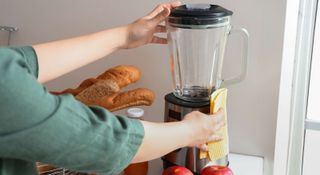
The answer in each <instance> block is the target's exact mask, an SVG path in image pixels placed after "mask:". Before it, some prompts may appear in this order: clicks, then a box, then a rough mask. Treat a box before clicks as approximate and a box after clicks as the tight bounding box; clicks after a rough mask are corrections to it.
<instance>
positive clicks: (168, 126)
mask: <svg viewBox="0 0 320 175" xmlns="http://www.w3.org/2000/svg"><path fill="white" fill-rule="evenodd" d="M142 124H143V126H144V129H145V136H144V139H143V142H142V144H141V146H140V148H139V150H138V152H137V154H136V156H135V157H134V159H133V160H132V162H133V163H135V162H142V161H146V160H152V159H155V158H158V157H161V156H163V155H165V154H167V153H169V152H171V151H172V150H175V149H178V148H181V147H185V146H187V145H189V144H190V143H191V137H190V134H189V132H190V128H189V129H188V127H187V125H186V124H185V123H183V122H168V123H152V122H146V121H142Z"/></svg>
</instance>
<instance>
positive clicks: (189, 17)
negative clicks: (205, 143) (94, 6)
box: [162, 4, 249, 174]
mask: <svg viewBox="0 0 320 175" xmlns="http://www.w3.org/2000/svg"><path fill="white" fill-rule="evenodd" d="M232 14H233V12H232V11H229V10H227V9H225V8H223V7H221V6H218V5H212V4H184V5H181V6H179V7H176V8H174V9H172V11H171V13H170V15H169V17H168V18H167V21H166V26H167V34H168V43H169V49H170V70H171V76H172V80H173V85H174V91H173V92H172V93H169V94H167V95H166V96H165V116H164V121H165V122H172V121H180V120H183V118H184V116H185V115H186V114H188V113H190V112H192V111H200V112H203V113H207V114H208V113H209V112H210V95H211V94H212V93H213V92H214V91H215V90H216V89H218V88H220V87H222V86H226V85H229V84H233V83H238V82H240V81H242V80H243V79H244V78H245V75H246V69H247V68H246V67H247V58H248V56H247V53H248V37H249V36H248V32H247V30H245V29H243V28H240V29H233V28H232V27H231V24H230V22H231V16H232ZM233 33H236V34H240V36H241V37H242V41H243V43H242V46H243V49H242V57H241V65H240V66H241V71H240V74H239V75H237V76H235V77H233V78H230V79H225V78H223V77H222V68H223V58H224V52H225V47H226V43H227V39H228V36H229V35H230V34H233ZM199 154H200V150H199V149H198V148H196V147H185V148H180V149H178V150H175V151H173V152H170V153H169V154H167V155H165V156H163V157H162V160H163V166H164V168H167V167H169V166H173V165H179V166H184V167H186V168H188V169H190V170H191V171H193V172H194V173H195V174H200V172H201V170H202V169H203V168H204V167H205V166H207V165H221V166H228V163H229V162H228V156H225V157H223V158H221V159H219V160H215V161H211V160H209V159H207V158H205V159H200V157H199Z"/></svg>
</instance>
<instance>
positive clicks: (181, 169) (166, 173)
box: [162, 166, 193, 175]
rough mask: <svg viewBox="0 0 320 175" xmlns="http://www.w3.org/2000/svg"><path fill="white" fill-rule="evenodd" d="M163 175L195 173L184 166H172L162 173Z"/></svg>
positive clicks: (191, 174)
mask: <svg viewBox="0 0 320 175" xmlns="http://www.w3.org/2000/svg"><path fill="white" fill-rule="evenodd" d="M162 175H193V173H192V172H191V171H190V170H189V169H187V168H185V167H182V166H172V167H169V168H167V169H165V170H164V171H163V173H162Z"/></svg>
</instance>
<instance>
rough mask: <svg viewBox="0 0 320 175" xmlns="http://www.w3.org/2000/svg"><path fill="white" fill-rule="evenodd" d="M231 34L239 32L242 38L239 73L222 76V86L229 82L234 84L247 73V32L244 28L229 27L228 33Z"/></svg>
mask: <svg viewBox="0 0 320 175" xmlns="http://www.w3.org/2000/svg"><path fill="white" fill-rule="evenodd" d="M231 34H240V36H241V37H242V40H243V47H242V48H243V52H242V60H241V71H240V74H239V75H237V76H235V77H233V78H229V79H224V78H222V86H228V85H231V84H236V83H239V82H241V81H242V80H244V79H245V77H246V75H247V65H248V49H249V47H248V45H249V42H248V41H249V33H248V31H247V30H246V29H244V28H237V29H231V31H230V33H229V35H231Z"/></svg>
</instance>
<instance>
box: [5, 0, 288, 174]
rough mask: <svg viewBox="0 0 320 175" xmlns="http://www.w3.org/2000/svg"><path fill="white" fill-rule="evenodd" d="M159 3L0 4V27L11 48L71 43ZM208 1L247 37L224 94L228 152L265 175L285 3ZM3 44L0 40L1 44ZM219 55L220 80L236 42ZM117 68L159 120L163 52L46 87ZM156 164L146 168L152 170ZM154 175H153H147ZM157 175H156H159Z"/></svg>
mask: <svg viewBox="0 0 320 175" xmlns="http://www.w3.org/2000/svg"><path fill="white" fill-rule="evenodd" d="M161 2H165V1H163V0H135V1H129V0H127V1H124V0H117V1H116V0H108V1H107V0H90V1H85V0H51V1H49V0H29V1H21V0H0V25H12V26H15V27H19V28H20V31H19V32H18V33H16V34H14V35H13V36H12V43H13V44H14V45H27V44H34V43H39V42H45V41H50V40H55V39H61V38H65V37H71V36H77V35H80V34H85V33H89V32H94V31H99V30H102V29H105V28H110V27H113V26H118V25H122V24H127V23H129V22H131V21H133V20H135V19H137V18H138V17H141V16H143V15H144V14H146V13H147V12H149V11H150V10H151V9H152V8H153V7H154V6H155V5H156V4H158V3H161ZM183 2H210V3H217V4H220V5H222V6H224V7H226V8H228V9H230V10H232V11H234V16H233V24H234V26H242V27H245V28H247V29H248V31H249V33H250V35H251V36H250V40H249V42H250V52H249V56H250V58H249V62H248V66H249V67H248V76H247V78H246V80H245V81H243V82H242V83H240V84H237V85H233V86H230V87H229V103H228V117H229V130H230V139H231V142H230V144H231V151H233V152H238V153H244V154H254V155H261V156H264V157H265V160H266V163H265V166H266V168H265V173H266V175H269V174H271V169H270V168H271V167H272V162H273V152H274V137H275V129H276V128H275V127H276V111H277V98H278V87H279V78H280V63H281V55H282V54H281V52H282V38H283V26H284V14H285V0H264V1H263V0H241V1H233V0H216V1H208V0H206V1H195V0H194V1H191V0H189V1H183ZM2 39H4V38H0V40H2ZM230 41H234V43H233V44H230V45H229V46H230V47H229V48H228V50H227V56H226V60H225V70H224V71H225V72H224V73H225V75H233V74H235V73H237V71H238V70H239V69H238V65H239V61H238V60H239V59H238V57H239V55H240V49H239V44H238V43H236V42H238V41H239V40H238V38H237V37H233V38H231V40H230ZM118 64H134V65H136V66H137V67H139V68H140V69H141V71H142V73H143V76H142V79H141V80H140V81H139V82H138V83H136V84H135V85H132V86H131V87H130V88H135V87H147V88H150V89H152V90H154V91H155V92H156V97H157V98H156V101H155V103H154V105H153V106H152V107H149V108H146V109H147V119H149V120H152V121H162V120H163V110H164V100H163V96H164V95H165V94H166V93H168V92H170V91H171V86H172V84H171V79H170V75H169V66H168V49H167V47H166V46H159V45H149V46H144V47H141V48H138V49H135V50H124V51H119V52H117V53H114V54H112V55H110V56H108V57H107V58H105V59H103V60H100V61H97V62H95V63H93V64H91V65H88V66H86V67H83V68H81V69H79V70H76V71H74V72H72V73H70V74H67V75H65V76H63V77H61V78H58V79H56V80H53V81H51V82H49V83H46V86H47V87H48V88H49V89H51V90H62V89H64V88H67V87H75V86H76V85H77V84H78V83H79V82H81V80H83V79H85V78H87V77H90V76H94V75H97V74H98V73H100V72H102V71H104V70H105V69H107V68H110V67H112V66H114V65H118ZM159 164H160V161H159V160H157V161H155V163H154V164H153V167H154V168H157V169H159V170H158V171H160V168H161V166H160V165H159ZM154 174H158V173H154ZM159 174H160V173H159Z"/></svg>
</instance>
